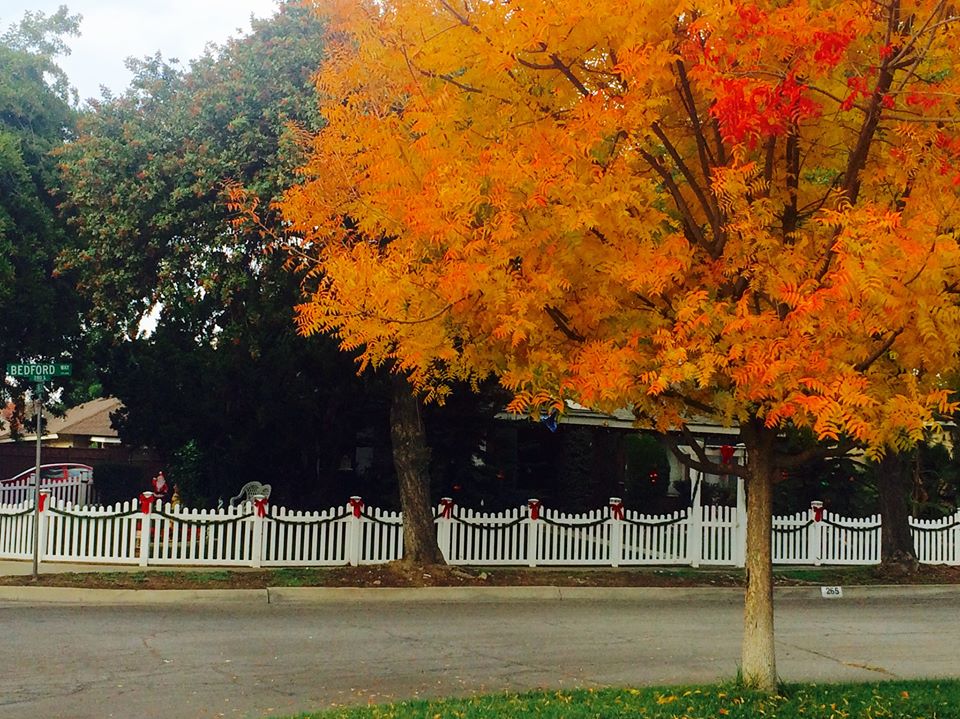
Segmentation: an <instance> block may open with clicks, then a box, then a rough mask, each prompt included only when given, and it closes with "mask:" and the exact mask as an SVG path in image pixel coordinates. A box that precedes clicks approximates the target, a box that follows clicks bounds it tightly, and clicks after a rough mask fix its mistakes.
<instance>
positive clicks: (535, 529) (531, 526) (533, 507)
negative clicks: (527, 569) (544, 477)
mask: <svg viewBox="0 0 960 719" xmlns="http://www.w3.org/2000/svg"><path fill="white" fill-rule="evenodd" d="M527 509H528V520H527V564H528V565H529V566H531V567H535V566H537V555H538V554H539V548H540V538H539V536H538V535H539V534H540V525H539V523H538V522H537V520H538V519H540V500H539V499H528V500H527Z"/></svg>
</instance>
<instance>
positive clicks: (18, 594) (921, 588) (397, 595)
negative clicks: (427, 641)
mask: <svg viewBox="0 0 960 719" xmlns="http://www.w3.org/2000/svg"><path fill="white" fill-rule="evenodd" d="M196 569H197V568H191V567H156V566H154V567H140V566H136V565H112V564H66V563H55V562H51V563H43V564H41V565H40V573H41V574H58V573H73V572H76V573H85V572H131V573H133V572H155V571H163V572H170V571H178V570H183V571H195V570H196ZM231 569H232V570H233V569H234V568H231ZM236 569H237V570H239V571H243V569H244V568H236ZM32 570H33V564H32V562H30V561H16V560H0V576H29V575H30V574H32ZM254 571H256V570H254ZM546 571H547V572H549V571H552V570H550V569H548V570H546ZM614 571H615V570H614ZM709 573H710V572H709V570H707V571H705V572H704V574H705V575H709ZM774 593H775V596H776V598H777V599H778V600H787V601H790V600H800V601H804V602H819V601H826V602H831V601H839V602H845V601H855V602H857V601H863V600H869V599H913V600H931V599H937V598H941V597H952V598H956V597H960V585H957V584H931V585H920V584H909V585H850V586H844V587H843V596H842V597H841V598H839V599H825V598H824V597H823V596H822V595H821V591H820V587H819V586H810V585H807V586H781V587H776V588H775V589H774ZM564 600H566V601H631V602H641V601H642V602H657V601H671V602H677V601H687V600H697V601H703V600H707V601H720V602H730V603H739V602H742V601H743V589H742V588H741V587H710V586H701V587H642V586H635V587H616V586H614V587H570V586H553V585H540V586H486V587H484V586H463V587H448V586H436V587H310V586H306V587H266V588H260V589H87V588H77V587H48V586H29V585H26V586H0V603H2V602H12V603H18V604H24V603H26V604H64V605H150V604H184V605H192V604H224V603H227V604H239V603H247V604H250V603H253V604H287V605H291V604H302V605H310V604H330V603H351V604H353V603H357V602H442V603H449V602H469V603H486V602H517V601H539V602H544V601H564Z"/></svg>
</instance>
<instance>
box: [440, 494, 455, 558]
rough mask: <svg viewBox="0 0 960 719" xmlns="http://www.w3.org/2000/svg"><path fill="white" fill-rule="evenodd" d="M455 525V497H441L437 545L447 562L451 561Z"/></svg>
mask: <svg viewBox="0 0 960 719" xmlns="http://www.w3.org/2000/svg"><path fill="white" fill-rule="evenodd" d="M452 525H453V499H451V498H450V497H441V498H440V516H439V517H437V546H439V547H440V554H442V555H443V559H444V561H446V562H449V561H450V555H451V552H450V535H451V529H452Z"/></svg>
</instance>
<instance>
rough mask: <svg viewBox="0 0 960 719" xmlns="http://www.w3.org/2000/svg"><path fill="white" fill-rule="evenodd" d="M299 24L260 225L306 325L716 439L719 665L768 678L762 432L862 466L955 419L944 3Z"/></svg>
mask: <svg viewBox="0 0 960 719" xmlns="http://www.w3.org/2000/svg"><path fill="white" fill-rule="evenodd" d="M316 6H317V7H318V8H319V9H320V10H321V11H322V12H324V13H328V14H329V15H330V16H331V18H332V26H331V45H330V58H331V60H330V62H328V63H327V64H326V65H325V66H324V68H323V70H322V71H321V73H320V75H319V80H318V88H319V91H320V95H321V111H322V114H323V116H324V118H325V120H326V122H327V123H328V125H327V127H326V128H325V129H324V130H323V131H322V132H321V133H320V134H319V135H317V137H316V139H315V141H314V143H313V145H312V148H311V149H312V155H311V158H310V161H309V162H308V163H307V164H306V165H305V167H304V168H303V173H304V177H303V181H302V183H301V184H300V185H299V186H298V187H297V188H295V189H293V190H292V191H291V192H289V193H288V194H287V196H286V198H285V200H284V202H283V206H282V209H283V217H284V219H285V221H286V222H287V223H289V224H288V227H289V229H290V230H291V236H292V238H291V241H290V243H291V247H292V251H293V256H294V257H296V258H299V259H300V260H301V262H302V266H303V267H305V268H308V269H309V270H310V271H312V272H313V276H314V279H315V284H314V286H313V288H312V290H311V294H310V295H309V297H308V298H307V300H306V301H305V302H304V303H303V304H302V305H301V306H300V307H299V308H298V318H299V322H300V326H301V329H302V331H304V332H307V333H310V332H315V331H331V332H334V333H335V334H336V335H337V336H338V337H339V338H340V340H341V344H342V346H343V347H345V348H347V349H359V350H360V351H361V352H362V354H363V357H364V358H365V359H366V360H367V361H370V362H373V363H379V362H382V361H385V360H387V359H391V360H395V361H396V362H398V364H399V366H401V367H402V368H403V369H404V370H406V371H407V372H409V374H410V375H411V377H412V378H413V381H414V382H415V383H416V384H417V385H418V386H420V387H423V388H425V389H426V391H427V392H428V393H429V394H431V395H432V396H434V397H439V398H442V397H443V396H444V394H445V392H446V391H447V389H446V388H447V386H448V383H449V380H450V379H451V378H467V379H470V380H474V379H477V378H480V377H485V376H487V375H490V374H494V375H496V376H498V377H499V378H500V380H501V382H502V383H503V384H504V386H505V387H507V388H508V389H510V390H511V391H513V392H514V394H515V399H514V402H513V404H512V406H513V408H514V409H516V410H527V409H535V408H537V407H542V406H545V405H553V406H556V407H558V408H560V409H562V407H563V403H564V401H565V400H567V399H569V400H573V401H576V402H578V403H580V404H582V405H586V406H590V407H593V408H596V409H602V410H613V409H617V408H620V407H623V406H629V407H632V408H633V409H634V411H635V413H636V415H637V417H638V419H639V420H641V421H643V422H646V423H649V424H652V425H654V426H656V427H658V428H660V429H666V428H668V427H676V426H683V422H684V420H685V418H687V417H689V416H690V414H691V413H692V412H695V413H697V414H701V415H707V416H711V417H714V418H717V419H720V420H722V421H724V422H728V423H733V424H739V425H740V426H741V428H742V437H743V440H744V441H745V442H746V443H747V445H748V450H749V451H750V457H751V459H750V465H749V466H748V467H747V468H746V469H745V470H744V471H745V473H746V474H747V475H748V476H749V479H750V482H749V490H748V491H749V501H750V503H751V504H752V505H753V508H752V509H750V510H749V516H750V527H751V533H752V534H751V537H752V540H751V541H753V542H754V544H753V546H752V552H751V560H750V561H751V562H753V563H752V564H750V565H749V566H748V570H749V571H748V575H749V576H750V583H749V585H748V590H747V626H748V631H747V633H746V634H747V638H745V642H744V657H743V671H744V674H745V676H746V677H747V678H748V679H749V680H755V681H757V682H758V683H760V684H761V685H763V686H766V687H770V688H772V687H773V685H774V682H775V678H776V674H775V669H774V666H773V656H772V655H773V640H772V636H773V635H772V632H773V622H772V605H771V590H770V572H769V541H770V539H769V522H770V520H769V515H770V511H769V506H770V505H769V502H770V482H771V478H772V475H773V474H774V472H775V471H776V469H777V464H778V462H780V461H781V460H780V459H779V458H777V457H776V453H775V444H774V440H775V436H776V433H777V431H778V430H779V429H781V428H784V427H788V426H794V427H800V428H810V429H812V430H813V432H814V433H815V434H816V435H817V436H818V437H820V438H821V439H826V440H831V441H837V440H839V439H840V438H841V437H846V438H850V439H852V440H854V441H856V442H859V443H861V444H863V445H865V446H867V447H869V448H870V452H871V453H874V454H878V453H881V452H882V451H883V448H884V447H885V446H892V447H894V448H903V447H906V446H909V445H910V444H911V443H913V442H916V441H918V440H920V439H921V438H922V437H923V433H924V431H925V430H926V429H928V428H929V427H931V426H933V425H935V423H936V419H937V417H938V415H940V414H942V413H945V412H947V411H950V410H952V409H953V408H954V407H955V404H954V403H953V402H952V401H951V399H950V396H949V392H948V390H947V388H946V386H945V378H946V377H947V373H948V372H950V371H951V370H952V369H953V367H954V364H955V360H956V348H957V346H958V340H960V308H958V306H957V303H956V293H957V290H958V288H960V250H958V244H957V227H958V219H960V217H958V214H960V196H958V185H960V174H958V172H957V167H958V155H960V128H958V124H957V120H958V118H960V109H958V105H957V97H958V91H960V76H958V74H957V72H956V70H955V59H956V57H957V54H958V51H960V47H958V44H960V32H958V28H957V22H956V17H955V12H954V10H953V6H952V5H950V4H949V3H946V2H941V1H939V0H883V1H882V2H872V3H867V2H852V1H832V2H811V1H810V0H792V1H791V2H785V3H784V2H767V1H766V0H746V1H744V2H711V1H709V0H708V1H706V2H700V3H696V4H680V5H677V4H676V3H665V2H660V1H659V0H653V1H650V0H642V1H641V0H627V1H626V2H623V1H620V2H617V3H616V4H613V3H604V2H594V3H589V4H580V5H576V6H572V5H570V4H569V3H557V2H553V1H552V0H533V1H532V2H528V3H523V4H522V6H519V5H517V4H515V3H492V2H485V1H483V0H480V1H479V2H465V3H460V2H451V1H450V0H386V1H385V2H384V1H380V0H377V1H374V0H369V1H368V2H362V1H361V2H357V1H356V0H329V1H325V2H322V3H320V2H317V3H316ZM761 609H762V611H761ZM761 614H762V615H763V616H762V617H760V615H761ZM758 617H760V618H758ZM755 620H756V621H755ZM751 634H753V635H755V636H756V637H760V638H762V639H758V640H757V641H758V642H760V644H763V646H760V644H757V643H756V642H755V643H754V644H752V645H751V644H750V642H751V641H752V640H750V635H751Z"/></svg>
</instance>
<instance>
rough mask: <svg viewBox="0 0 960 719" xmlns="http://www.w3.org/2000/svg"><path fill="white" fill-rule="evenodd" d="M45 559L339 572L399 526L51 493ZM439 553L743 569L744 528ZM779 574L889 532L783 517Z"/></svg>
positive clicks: (620, 534)
mask: <svg viewBox="0 0 960 719" xmlns="http://www.w3.org/2000/svg"><path fill="white" fill-rule="evenodd" d="M43 494H44V495H45V497H44V498H43V499H42V500H41V508H42V511H41V512H40V513H39V517H40V525H39V537H40V549H39V554H40V559H41V561H50V562H102V563H107V564H136V565H140V566H148V565H149V566H153V565H157V566H162V565H189V566H251V567H271V566H342V565H347V564H350V565H359V564H377V563H383V562H389V561H392V560H395V559H399V558H400V557H401V556H402V554H403V518H402V516H401V515H400V514H399V513H396V512H387V511H382V510H379V509H371V508H366V507H363V505H362V502H360V501H359V499H358V498H354V500H353V501H352V502H351V503H350V504H347V505H346V506H344V507H333V508H331V509H328V510H326V511H323V512H300V511H297V512H291V511H288V510H286V509H284V508H282V507H272V506H268V505H267V504H266V503H265V502H262V501H261V502H255V503H245V504H243V505H241V506H239V507H233V508H224V509H221V510H196V509H187V508H184V507H171V506H169V505H167V504H164V503H163V502H162V501H160V500H157V499H155V498H138V499H133V500H129V501H127V502H123V503H119V504H116V505H113V506H110V507H101V506H76V505H74V504H72V503H71V502H67V501H63V500H59V499H56V498H55V497H51V496H50V494H51V493H50V491H49V490H43ZM33 521H34V511H33V504H32V502H29V501H24V502H20V503H18V504H12V505H3V506H0V558H8V559H29V558H31V557H32V556H33V548H32V544H31V542H32V532H33ZM435 523H436V527H437V540H438V543H439V545H440V548H441V550H442V551H443V555H444V557H445V558H446V560H447V561H448V562H449V563H450V564H461V565H514V566H517V565H528V566H549V565H556V566H614V567H616V566H639V565H658V564H673V565H681V564H688V565H692V566H700V565H721V566H724V565H725V566H743V563H744V558H745V543H746V521H745V517H744V516H743V513H742V512H739V511H737V508H735V507H713V506H706V507H695V508H692V509H687V510H684V511H681V512H674V513H673V514H669V515H660V516H651V515H645V514H641V513H638V512H635V511H632V510H627V509H624V508H623V507H622V505H621V504H620V503H619V502H611V505H610V506H608V507H605V508H603V509H598V510H594V511H592V512H587V513H585V514H564V513H560V512H555V511H552V510H550V509H544V508H541V507H540V506H539V503H534V502H531V504H530V505H529V506H527V507H518V508H515V509H512V510H508V511H506V512H500V513H481V512H476V511H473V510H469V509H466V508H460V507H455V506H454V505H453V504H452V502H450V501H449V500H444V502H443V503H441V505H440V506H439V507H438V508H437V512H436V519H435ZM911 527H912V529H913V537H914V545H915V547H916V550H917V556H918V558H919V559H920V561H921V562H924V563H930V564H960V511H958V512H957V513H956V514H954V515H952V516H950V517H946V518H944V519H940V520H911ZM773 560H774V563H776V564H814V565H816V564H831V565H833V564H876V563H878V562H879V561H880V518H879V516H874V517H868V518H865V519H848V518H843V517H840V516H838V515H835V514H832V513H830V512H827V511H825V512H823V514H822V516H820V518H819V519H818V518H817V516H816V514H815V512H814V510H812V509H811V510H807V511H805V512H798V513H796V514H793V515H789V516H779V517H774V520H773Z"/></svg>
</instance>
